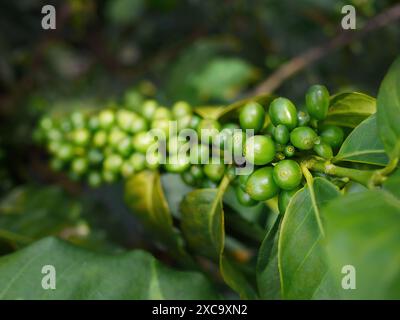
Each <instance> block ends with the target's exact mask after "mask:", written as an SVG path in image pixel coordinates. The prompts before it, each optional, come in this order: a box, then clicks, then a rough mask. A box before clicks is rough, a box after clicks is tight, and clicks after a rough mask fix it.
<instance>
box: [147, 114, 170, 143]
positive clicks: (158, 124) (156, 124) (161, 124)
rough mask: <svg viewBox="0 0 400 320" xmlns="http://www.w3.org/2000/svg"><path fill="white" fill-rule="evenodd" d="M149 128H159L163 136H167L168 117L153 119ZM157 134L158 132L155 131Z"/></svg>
mask: <svg viewBox="0 0 400 320" xmlns="http://www.w3.org/2000/svg"><path fill="white" fill-rule="evenodd" d="M151 128H152V129H156V130H159V131H160V132H159V133H161V134H163V137H165V138H168V136H169V129H170V120H169V119H166V118H165V119H155V120H153V121H152V122H151ZM156 134H158V133H156Z"/></svg>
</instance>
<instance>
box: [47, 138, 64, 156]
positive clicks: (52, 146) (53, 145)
mask: <svg viewBox="0 0 400 320" xmlns="http://www.w3.org/2000/svg"><path fill="white" fill-rule="evenodd" d="M61 145H62V142H61V141H50V142H49V143H48V144H47V150H48V151H49V152H50V153H51V154H57V152H58V150H59V149H60V147H61Z"/></svg>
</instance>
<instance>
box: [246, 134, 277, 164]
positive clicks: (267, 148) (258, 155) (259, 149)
mask: <svg viewBox="0 0 400 320" xmlns="http://www.w3.org/2000/svg"><path fill="white" fill-rule="evenodd" d="M244 155H245V158H246V160H247V161H249V162H251V163H254V164H255V165H265V164H267V163H270V162H271V161H272V160H273V159H274V157H275V144H274V141H273V140H272V139H271V138H270V137H268V136H252V137H250V138H248V139H247V141H246V145H245V149H244Z"/></svg>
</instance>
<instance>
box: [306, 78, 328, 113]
mask: <svg viewBox="0 0 400 320" xmlns="http://www.w3.org/2000/svg"><path fill="white" fill-rule="evenodd" d="M306 107H307V111H308V113H309V114H310V116H311V117H313V118H315V119H317V120H323V119H325V118H326V116H327V115H328V108H329V91H328V89H327V88H326V87H325V86H321V85H313V86H311V87H310V88H309V89H308V91H307V94H306Z"/></svg>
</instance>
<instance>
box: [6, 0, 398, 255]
mask: <svg viewBox="0 0 400 320" xmlns="http://www.w3.org/2000/svg"><path fill="white" fill-rule="evenodd" d="M396 3H398V1H396V0H346V1H345V0H337V1H332V0H302V1H289V0H269V1H268V0H264V1H261V0H259V1H257V0H254V1H252V0H247V1H245V0H220V1H211V0H210V1H204V0H108V1H94V0H65V1H39V0H20V1H2V2H1V4H0V30H1V31H0V32H1V36H0V122H1V126H0V254H5V253H7V252H10V251H13V250H15V249H17V248H18V247H19V246H22V245H24V244H27V243H30V242H31V241H33V240H35V239H38V238H41V237H43V236H46V235H49V234H56V235H59V236H61V237H63V238H65V239H68V240H70V241H73V242H75V243H79V244H81V245H84V246H87V247H91V248H93V249H95V250H100V251H120V250H124V249H126V248H146V249H148V250H150V251H152V252H153V253H155V254H156V255H158V256H159V257H160V256H161V257H162V258H163V260H168V257H165V256H162V255H163V253H161V251H158V250H157V249H156V248H155V247H153V244H152V241H151V235H149V234H146V233H145V231H144V230H143V229H142V227H141V225H140V224H138V223H137V221H136V220H135V218H134V217H133V216H132V215H131V214H130V213H129V211H128V210H127V209H126V207H125V205H124V203H123V191H122V190H123V186H122V183H121V184H116V185H112V186H105V187H102V188H100V189H98V190H90V189H89V188H87V187H86V186H84V185H80V184H77V183H73V182H71V181H69V180H68V178H67V177H66V176H64V175H63V174H60V173H53V172H52V171H51V170H50V169H49V166H48V161H47V160H48V159H47V156H46V153H45V152H44V151H43V150H41V149H40V148H38V147H37V146H35V145H34V143H33V142H32V138H31V133H32V130H33V128H34V126H35V123H36V121H37V119H38V118H39V117H40V116H41V115H42V114H43V113H45V112H60V113H63V112H69V111H71V110H76V109H87V108H103V107H105V106H107V105H109V104H114V105H117V106H124V105H127V104H130V105H137V104H138V103H139V102H140V101H142V100H144V99H147V98H151V99H156V100H158V101H159V102H160V103H162V104H165V105H166V106H170V105H171V104H172V103H174V102H176V101H178V100H186V101H188V102H190V103H191V104H192V105H195V106H196V105H210V104H228V103H229V102H232V101H235V100H236V99H238V98H241V97H243V96H246V95H247V94H248V93H250V92H252V91H253V90H254V88H256V87H257V85H258V84H259V83H261V82H262V81H263V80H265V79H267V78H268V77H269V76H270V75H271V74H272V73H273V72H274V71H275V70H277V69H278V68H279V67H280V66H282V65H283V64H284V63H286V62H288V61H290V60H291V59H293V58H294V57H296V56H298V55H299V54H301V53H302V52H304V51H306V50H308V49H310V48H313V47H315V46H318V45H320V44H324V43H327V42H328V41H329V40H330V39H332V38H333V37H334V36H335V35H336V34H337V33H338V32H340V21H341V19H342V16H343V15H342V14H341V8H342V7H343V6H344V5H346V4H352V5H354V6H355V7H356V9H357V26H359V27H360V28H361V27H362V26H363V24H365V23H366V21H368V20H369V19H371V18H373V17H374V16H375V15H377V14H379V13H380V12H382V11H384V10H387V9H388V8H390V7H391V6H393V5H395V4H396ZM45 4H53V5H54V6H55V7H56V10H57V18H56V19H57V29H56V30H43V29H42V28H41V19H42V14H41V8H42V6H43V5H45ZM399 48H400V28H399V24H398V23H397V24H389V25H387V26H385V27H383V28H380V29H377V30H375V31H372V32H370V33H368V34H367V35H366V36H365V37H363V38H362V39H359V40H357V41H352V42H351V43H350V44H349V45H346V46H344V47H342V48H339V49H338V50H334V51H332V52H330V53H329V54H327V55H326V56H324V57H323V58H322V59H321V60H319V61H318V62H317V63H312V64H310V65H309V66H307V67H306V68H304V69H303V70H301V71H300V72H299V73H298V74H296V75H295V76H293V77H291V78H290V79H288V80H287V81H285V82H284V83H283V84H282V85H281V86H280V87H279V88H278V90H277V93H278V94H279V95H283V96H287V97H288V98H290V99H293V100H294V101H296V102H297V103H299V104H301V103H303V101H302V99H303V96H304V92H305V90H306V88H307V87H308V86H309V85H310V84H314V83H323V84H325V85H326V86H327V87H328V88H329V89H330V91H331V92H333V93H336V92H339V91H343V90H356V91H363V92H365V93H368V94H370V95H372V96H376V93H377V90H378V85H379V83H380V82H381V80H382V77H383V75H384V74H385V72H386V70H387V68H388V66H389V65H390V63H391V62H392V61H393V60H394V59H395V57H396V56H397V55H398V52H399Z"/></svg>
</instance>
